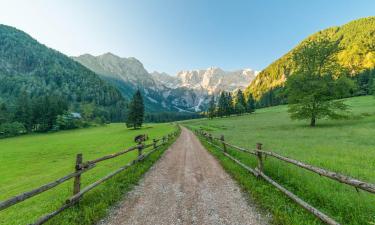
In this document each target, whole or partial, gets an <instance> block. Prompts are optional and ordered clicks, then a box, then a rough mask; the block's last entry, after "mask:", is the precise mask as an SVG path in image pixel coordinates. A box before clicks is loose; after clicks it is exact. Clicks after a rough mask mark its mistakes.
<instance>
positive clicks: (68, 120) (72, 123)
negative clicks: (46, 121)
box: [56, 112, 83, 130]
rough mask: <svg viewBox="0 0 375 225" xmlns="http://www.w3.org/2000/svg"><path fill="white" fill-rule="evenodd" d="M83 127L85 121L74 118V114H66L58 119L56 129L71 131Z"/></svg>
mask: <svg viewBox="0 0 375 225" xmlns="http://www.w3.org/2000/svg"><path fill="white" fill-rule="evenodd" d="M82 126H83V121H82V120H80V119H79V118H77V117H74V116H73V115H72V113H70V112H66V113H64V114H62V115H58V116H57V118H56V129H59V130H69V129H74V128H78V127H82Z"/></svg>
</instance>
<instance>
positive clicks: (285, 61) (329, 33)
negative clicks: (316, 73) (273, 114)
mask: <svg viewBox="0 0 375 225" xmlns="http://www.w3.org/2000/svg"><path fill="white" fill-rule="evenodd" d="M321 38H326V39H329V40H331V41H337V42H338V43H339V48H340V50H339V51H338V52H337V53H336V54H335V58H336V61H337V63H338V64H339V65H340V67H341V68H339V70H340V72H338V74H337V75H340V73H341V74H342V73H347V74H349V75H351V76H353V77H355V76H358V75H361V74H364V78H356V79H359V80H360V81H359V82H363V81H364V79H368V76H369V74H370V75H371V76H370V77H371V79H370V80H372V79H373V78H374V77H375V76H374V72H373V71H371V70H372V69H374V68H375V17H368V18H363V19H359V20H355V21H352V22H350V23H348V24H345V25H343V26H340V27H331V28H328V29H325V30H323V31H319V32H317V33H315V34H313V35H311V36H310V37H308V38H307V39H305V40H304V41H302V42H301V43H300V44H299V45H298V46H297V47H295V48H294V49H292V50H291V51H290V52H288V53H287V54H285V55H284V56H282V57H281V58H279V59H278V60H276V61H275V62H273V63H272V64H271V65H269V66H268V67H267V68H266V69H264V70H263V71H261V72H260V74H259V75H258V76H257V77H256V79H255V80H253V81H252V82H251V84H250V86H249V87H248V88H247V89H246V94H247V95H248V94H249V93H252V94H253V96H254V97H255V98H256V99H257V100H262V101H264V103H265V104H266V103H267V104H268V105H274V104H278V103H283V101H284V98H283V97H282V96H281V95H282V94H281V91H280V87H282V86H283V85H284V83H285V81H286V79H287V78H288V76H290V75H293V73H294V72H295V70H296V68H298V65H296V63H295V62H294V61H293V57H292V56H293V55H294V54H295V53H298V52H299V51H300V49H301V47H302V46H304V45H305V44H306V43H307V42H309V41H315V40H319V39H321ZM336 72H337V71H332V73H336ZM360 91H361V93H362V94H363V92H364V91H363V90H360ZM359 94H360V93H359Z"/></svg>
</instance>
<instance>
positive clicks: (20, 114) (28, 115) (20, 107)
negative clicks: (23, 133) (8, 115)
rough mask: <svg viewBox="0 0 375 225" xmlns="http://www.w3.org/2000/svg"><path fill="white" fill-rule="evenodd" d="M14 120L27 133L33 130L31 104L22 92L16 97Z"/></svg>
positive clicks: (27, 96)
mask: <svg viewBox="0 0 375 225" xmlns="http://www.w3.org/2000/svg"><path fill="white" fill-rule="evenodd" d="M15 120H16V121H17V122H20V123H22V124H23V125H24V127H25V128H26V130H27V132H31V131H32V129H33V112H32V104H31V102H30V97H29V95H28V94H27V93H26V92H25V91H22V92H21V94H20V95H19V96H18V99H17V103H16V113H15Z"/></svg>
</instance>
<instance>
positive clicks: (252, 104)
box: [246, 94, 255, 113]
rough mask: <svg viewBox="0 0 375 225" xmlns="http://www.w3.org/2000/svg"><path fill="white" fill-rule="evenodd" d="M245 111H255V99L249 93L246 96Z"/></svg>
mask: <svg viewBox="0 0 375 225" xmlns="http://www.w3.org/2000/svg"><path fill="white" fill-rule="evenodd" d="M246 107H247V108H246V111H247V112H248V113H252V112H255V100H254V98H253V95H252V94H250V95H249V97H248V98H247V103H246Z"/></svg>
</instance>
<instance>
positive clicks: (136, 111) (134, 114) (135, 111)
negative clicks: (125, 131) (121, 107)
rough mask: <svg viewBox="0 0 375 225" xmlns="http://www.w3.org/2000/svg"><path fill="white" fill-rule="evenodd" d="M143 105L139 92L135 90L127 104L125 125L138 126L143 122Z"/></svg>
mask: <svg viewBox="0 0 375 225" xmlns="http://www.w3.org/2000/svg"><path fill="white" fill-rule="evenodd" d="M144 114H145V107H144V104H143V97H142V95H141V92H140V91H139V90H137V92H136V93H135V94H134V96H133V99H132V100H131V102H130V104H129V114H128V118H127V121H126V126H127V127H133V128H134V129H137V128H140V127H141V126H142V124H143V120H144Z"/></svg>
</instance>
